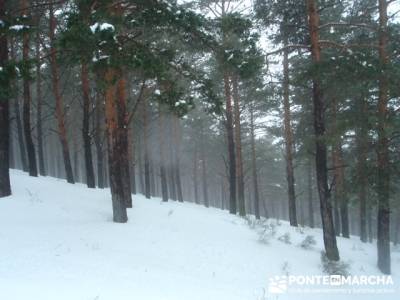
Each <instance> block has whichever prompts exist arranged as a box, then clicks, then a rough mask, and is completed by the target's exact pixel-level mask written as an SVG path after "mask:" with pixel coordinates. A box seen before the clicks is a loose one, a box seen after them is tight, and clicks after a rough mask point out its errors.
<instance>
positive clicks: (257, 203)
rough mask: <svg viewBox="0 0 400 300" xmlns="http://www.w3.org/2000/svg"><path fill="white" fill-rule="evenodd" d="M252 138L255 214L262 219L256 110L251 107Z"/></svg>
mask: <svg viewBox="0 0 400 300" xmlns="http://www.w3.org/2000/svg"><path fill="white" fill-rule="evenodd" d="M250 138H251V169H252V181H253V190H254V191H253V193H254V213H255V216H256V219H260V194H259V188H258V172H257V157H256V138H255V124H254V108H253V106H251V107H250Z"/></svg>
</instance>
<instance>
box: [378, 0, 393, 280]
mask: <svg viewBox="0 0 400 300" xmlns="http://www.w3.org/2000/svg"><path fill="white" fill-rule="evenodd" d="M378 3H379V60H380V63H381V66H382V68H383V71H382V72H381V75H380V79H379V96H378V150H377V152H378V165H377V169H378V182H377V191H378V220H377V223H378V232H377V233H378V243H377V244H378V267H379V269H380V270H381V272H382V273H384V274H390V273H391V266H390V264H391V262H390V260H391V259H390V236H389V232H390V204H389V185H390V171H389V139H388V136H387V123H388V121H387V119H388V85H389V84H388V78H387V75H386V68H387V66H388V65H389V56H388V54H387V49H386V48H387V44H388V32H387V31H388V30H387V23H388V16H387V6H388V3H387V1H386V0H379V2H378Z"/></svg>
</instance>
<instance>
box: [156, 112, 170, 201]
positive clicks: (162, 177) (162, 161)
mask: <svg viewBox="0 0 400 300" xmlns="http://www.w3.org/2000/svg"><path fill="white" fill-rule="evenodd" d="M164 123H165V122H164V114H163V111H162V107H161V104H160V106H159V116H158V128H159V134H160V136H159V143H160V145H159V148H160V180H161V195H162V201H164V202H166V201H168V183H167V171H166V169H165V162H166V157H165V136H164V134H165V132H164V126H165V124H164Z"/></svg>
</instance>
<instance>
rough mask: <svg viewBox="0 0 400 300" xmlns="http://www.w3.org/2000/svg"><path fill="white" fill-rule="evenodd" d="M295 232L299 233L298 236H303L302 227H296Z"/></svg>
mask: <svg viewBox="0 0 400 300" xmlns="http://www.w3.org/2000/svg"><path fill="white" fill-rule="evenodd" d="M296 232H298V233H300V234H304V227H300V226H298V227H296Z"/></svg>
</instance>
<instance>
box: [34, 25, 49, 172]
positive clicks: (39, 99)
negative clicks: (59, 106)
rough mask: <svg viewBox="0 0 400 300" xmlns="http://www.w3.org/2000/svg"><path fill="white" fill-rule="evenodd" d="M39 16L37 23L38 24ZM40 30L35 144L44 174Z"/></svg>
mask: <svg viewBox="0 0 400 300" xmlns="http://www.w3.org/2000/svg"><path fill="white" fill-rule="evenodd" d="M39 20H40V19H39V17H38V20H37V23H38V24H39ZM40 65H41V63H40V31H39V30H37V32H36V98H37V101H36V127H37V143H38V144H37V145H38V159H39V174H40V175H41V176H46V175H47V172H46V167H45V164H44V147H43V140H44V136H43V120H42V106H43V104H42V101H43V99H42V97H43V95H42V72H41V70H40Z"/></svg>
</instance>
